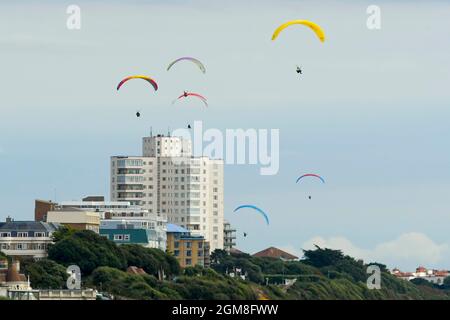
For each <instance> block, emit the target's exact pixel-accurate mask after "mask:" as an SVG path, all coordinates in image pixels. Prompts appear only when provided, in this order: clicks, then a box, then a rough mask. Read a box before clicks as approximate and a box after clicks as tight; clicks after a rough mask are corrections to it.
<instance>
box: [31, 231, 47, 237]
mask: <svg viewBox="0 0 450 320" xmlns="http://www.w3.org/2000/svg"><path fill="white" fill-rule="evenodd" d="M34 237H35V238H42V237H45V232H35V233H34Z"/></svg>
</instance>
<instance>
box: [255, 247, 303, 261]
mask: <svg viewBox="0 0 450 320" xmlns="http://www.w3.org/2000/svg"><path fill="white" fill-rule="evenodd" d="M253 256H254V257H269V258H278V259H286V260H297V259H298V257H296V256H294V255H292V254H290V253H287V252H285V251H283V250H280V249H278V248H275V247H270V248H267V249H264V250H262V251H259V252H257V253H255V254H254V255H253Z"/></svg>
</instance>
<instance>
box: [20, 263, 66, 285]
mask: <svg viewBox="0 0 450 320" xmlns="http://www.w3.org/2000/svg"><path fill="white" fill-rule="evenodd" d="M22 267H23V271H24V273H25V274H27V275H28V276H29V277H30V282H31V286H32V287H33V288H35V289H62V288H65V287H66V281H67V278H68V276H69V275H68V274H67V272H66V268H65V267H64V266H62V265H60V264H57V263H56V262H54V261H52V260H48V259H42V260H38V261H36V262H34V263H31V264H30V263H28V264H26V266H25V267H24V266H23V265H22Z"/></svg>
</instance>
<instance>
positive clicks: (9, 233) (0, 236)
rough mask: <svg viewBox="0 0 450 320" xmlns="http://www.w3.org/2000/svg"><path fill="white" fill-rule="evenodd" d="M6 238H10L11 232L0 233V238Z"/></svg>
mask: <svg viewBox="0 0 450 320" xmlns="http://www.w3.org/2000/svg"><path fill="white" fill-rule="evenodd" d="M7 237H11V232H1V233H0V238H7Z"/></svg>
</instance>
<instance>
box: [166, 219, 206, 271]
mask: <svg viewBox="0 0 450 320" xmlns="http://www.w3.org/2000/svg"><path fill="white" fill-rule="evenodd" d="M167 251H168V252H170V253H171V254H173V255H174V257H175V258H176V259H177V260H178V262H179V263H180V266H181V267H182V268H186V267H193V266H196V265H200V266H204V267H209V265H210V256H209V252H210V248H209V243H208V241H206V240H205V238H204V237H203V236H195V235H192V234H191V232H190V231H189V230H187V229H185V228H183V227H181V226H177V225H175V224H171V223H169V224H167Z"/></svg>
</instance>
